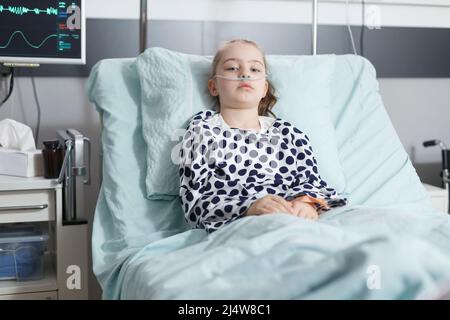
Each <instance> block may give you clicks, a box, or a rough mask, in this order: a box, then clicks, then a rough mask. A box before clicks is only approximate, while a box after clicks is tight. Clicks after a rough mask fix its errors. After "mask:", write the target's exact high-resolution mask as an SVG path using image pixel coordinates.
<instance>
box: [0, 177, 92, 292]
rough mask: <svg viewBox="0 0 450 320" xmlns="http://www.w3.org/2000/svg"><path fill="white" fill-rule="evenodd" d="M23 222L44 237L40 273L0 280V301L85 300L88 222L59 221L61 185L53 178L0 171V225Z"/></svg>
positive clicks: (60, 217)
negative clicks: (37, 276) (34, 276)
mask: <svg viewBox="0 0 450 320" xmlns="http://www.w3.org/2000/svg"><path fill="white" fill-rule="evenodd" d="M22 223H26V225H30V224H31V225H33V226H36V227H38V228H39V229H40V230H43V231H44V233H45V234H47V235H48V240H47V242H46V247H45V249H44V255H43V261H44V268H43V275H44V276H43V278H42V279H39V280H29V281H16V280H15V279H14V280H0V300H8V299H24V300H26V299H48V300H52V299H87V298H88V225H87V223H80V224H65V223H64V220H63V192H62V185H61V184H58V182H57V180H56V179H55V180H53V179H44V178H43V177H33V178H22V177H13V176H5V175H0V225H1V224H10V225H11V224H14V226H17V225H19V226H20V225H22ZM14 255H15V253H14ZM16 268H17V265H16ZM16 272H17V269H16ZM16 274H17V273H16Z"/></svg>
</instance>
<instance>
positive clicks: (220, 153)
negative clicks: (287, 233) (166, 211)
mask: <svg viewBox="0 0 450 320" xmlns="http://www.w3.org/2000/svg"><path fill="white" fill-rule="evenodd" d="M259 121H260V124H261V130H259V131H257V130H251V129H250V130H243V129H239V128H230V127H229V126H228V125H227V123H226V122H225V121H224V120H223V118H222V116H221V115H220V113H218V112H215V111H202V112H199V113H197V114H196V115H195V116H194V117H193V118H192V120H191V121H190V123H189V126H188V128H187V130H186V132H185V133H184V136H183V141H182V145H181V149H180V170H179V174H180V197H181V202H182V206H183V209H184V213H185V216H186V220H187V221H188V223H189V224H190V225H191V226H192V227H195V228H204V229H206V231H207V232H209V233H211V232H213V231H215V230H217V229H218V228H220V227H221V226H223V225H225V224H228V223H230V222H232V221H234V220H236V219H238V218H240V217H242V216H243V214H244V213H245V211H246V210H247V209H248V208H249V207H250V205H251V204H252V203H253V202H254V201H256V200H258V199H260V198H262V197H264V196H266V195H268V194H273V195H278V196H281V197H283V198H284V199H286V200H292V199H294V198H297V197H302V201H305V202H309V203H311V204H312V205H314V206H315V207H316V210H317V211H318V212H319V213H321V212H324V211H328V210H329V209H330V208H332V207H339V206H343V205H345V204H346V203H347V199H346V198H341V197H339V196H338V195H337V193H336V191H335V190H334V189H333V188H332V187H330V186H328V185H327V183H326V182H325V181H323V180H322V179H321V177H320V175H319V172H318V170H317V162H316V159H315V158H314V155H313V150H312V148H311V146H310V144H309V139H308V137H307V136H306V134H304V133H303V132H301V131H300V130H298V129H297V128H295V127H294V126H292V125H291V124H290V123H288V122H286V121H284V120H282V119H274V118H270V117H262V116H260V117H259Z"/></svg>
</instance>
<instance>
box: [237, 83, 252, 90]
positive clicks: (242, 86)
mask: <svg viewBox="0 0 450 320" xmlns="http://www.w3.org/2000/svg"><path fill="white" fill-rule="evenodd" d="M239 88H248V89H253V87H252V86H251V85H249V84H248V83H244V84H241V85H240V86H239Z"/></svg>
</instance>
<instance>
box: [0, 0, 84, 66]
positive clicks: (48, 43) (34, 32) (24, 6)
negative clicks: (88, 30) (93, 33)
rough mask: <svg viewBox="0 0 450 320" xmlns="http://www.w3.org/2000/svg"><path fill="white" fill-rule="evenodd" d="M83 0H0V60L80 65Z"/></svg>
mask: <svg viewBox="0 0 450 320" xmlns="http://www.w3.org/2000/svg"><path fill="white" fill-rule="evenodd" d="M84 9H85V8H84V0H71V1H56V0H40V1H36V0H0V62H3V63H5V62H6V63H25V64H26V63H30V64H40V63H50V64H52V63H63V64H84V63H85V62H86V61H85V60H86V54H85V52H86V39H85V38H86V37H85V26H86V18H85V14H84Z"/></svg>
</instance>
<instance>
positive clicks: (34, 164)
mask: <svg viewBox="0 0 450 320" xmlns="http://www.w3.org/2000/svg"><path fill="white" fill-rule="evenodd" d="M0 174H4V175H9V176H20V177H37V176H42V175H44V162H43V158H42V150H39V149H38V150H36V151H20V150H13V149H6V148H0Z"/></svg>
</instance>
